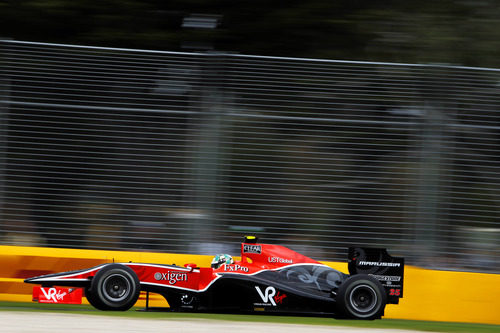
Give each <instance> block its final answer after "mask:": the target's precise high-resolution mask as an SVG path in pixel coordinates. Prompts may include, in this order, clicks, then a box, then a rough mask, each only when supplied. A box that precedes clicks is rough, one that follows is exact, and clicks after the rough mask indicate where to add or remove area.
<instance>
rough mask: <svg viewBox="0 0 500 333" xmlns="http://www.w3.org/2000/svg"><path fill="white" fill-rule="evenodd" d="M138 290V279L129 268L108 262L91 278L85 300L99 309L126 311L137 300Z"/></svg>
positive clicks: (139, 288) (139, 289) (139, 290)
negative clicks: (108, 263)
mask: <svg viewBox="0 0 500 333" xmlns="http://www.w3.org/2000/svg"><path fill="white" fill-rule="evenodd" d="M86 292H87V290H86ZM140 292H141V287H140V282H139V279H138V278H137V275H136V274H135V272H134V271H133V270H132V269H131V268H129V267H127V266H125V265H121V264H110V265H107V266H104V267H103V268H102V269H101V270H99V271H98V272H97V274H96V275H95V276H94V278H93V279H92V282H91V284H90V289H89V290H88V293H89V294H88V295H89V296H90V297H89V296H87V300H88V301H89V303H90V304H92V305H93V306H94V307H95V308H97V309H99V310H104V311H126V310H128V309H130V308H131V307H132V306H134V304H135V303H136V302H137V299H138V298H139V294H140Z"/></svg>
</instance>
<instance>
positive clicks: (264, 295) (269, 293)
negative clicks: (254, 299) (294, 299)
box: [254, 286, 286, 306]
mask: <svg viewBox="0 0 500 333" xmlns="http://www.w3.org/2000/svg"><path fill="white" fill-rule="evenodd" d="M255 290H257V293H258V294H259V296H260V298H261V299H262V302H263V303H256V304H254V306H256V305H257V306H269V305H272V306H276V305H277V304H283V300H284V299H285V298H286V294H281V293H280V292H279V291H278V292H277V291H276V289H275V288H274V287H267V288H266V289H265V290H264V292H262V290H261V289H260V288H259V287H258V286H255Z"/></svg>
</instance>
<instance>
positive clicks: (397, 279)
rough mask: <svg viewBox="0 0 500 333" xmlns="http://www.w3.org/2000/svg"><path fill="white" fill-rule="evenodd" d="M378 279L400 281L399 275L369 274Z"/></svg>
mask: <svg viewBox="0 0 500 333" xmlns="http://www.w3.org/2000/svg"><path fill="white" fill-rule="evenodd" d="M370 275H371V276H373V277H374V278H376V279H377V280H379V281H401V276H392V275H375V274H370Z"/></svg>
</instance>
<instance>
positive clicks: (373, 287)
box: [25, 236, 404, 319]
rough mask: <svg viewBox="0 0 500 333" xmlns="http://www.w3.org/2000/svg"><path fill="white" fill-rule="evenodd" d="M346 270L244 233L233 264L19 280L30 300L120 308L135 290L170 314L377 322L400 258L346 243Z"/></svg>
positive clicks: (397, 291) (399, 286)
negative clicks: (162, 302) (159, 299)
mask: <svg viewBox="0 0 500 333" xmlns="http://www.w3.org/2000/svg"><path fill="white" fill-rule="evenodd" d="M348 269H349V273H350V274H344V273H342V272H340V271H337V270H335V269H333V268H331V267H329V266H327V265H324V264H322V263H320V262H318V261H315V260H313V259H311V258H308V257H306V256H304V255H301V254H299V253H297V252H295V251H292V250H290V249H288V248H286V247H283V246H279V245H271V244H261V243H258V242H257V238H256V237H253V236H247V237H245V240H244V242H243V243H242V244H241V261H236V262H235V261H233V259H232V257H231V256H229V255H218V256H216V257H215V258H214V260H213V261H212V267H197V266H196V265H193V264H188V265H186V266H185V267H184V266H182V267H181V266H176V265H163V264H145V263H132V262H129V263H109V264H103V265H99V266H96V267H92V268H89V269H84V270H78V271H71V272H64V273H56V274H49V275H43V276H38V277H32V278H28V279H26V280H25V282H27V283H34V284H39V285H41V287H40V286H38V287H35V288H34V298H35V299H36V298H38V297H35V294H37V293H40V295H42V293H43V296H44V298H46V299H49V300H50V299H51V298H52V299H56V298H63V296H66V294H69V293H71V292H73V293H75V291H76V293H80V295H81V294H82V290H83V293H84V295H85V297H86V298H87V300H88V301H89V303H90V304H92V305H93V306H94V307H95V308H97V309H100V310H121V311H123V310H128V309H130V308H131V307H132V306H133V305H134V304H135V303H136V301H137V299H138V297H139V293H140V291H141V290H142V291H146V292H154V293H158V294H161V295H162V296H163V297H165V299H166V300H167V302H168V303H169V306H170V310H171V311H198V312H228V313H268V314H269V313H277V314H296V315H325V316H333V317H337V318H353V319H377V318H381V317H382V316H383V315H384V309H385V306H386V304H389V303H390V304H397V303H398V302H399V298H401V297H403V278H404V276H403V275H404V274H403V273H404V259H403V258H398V257H392V256H390V255H389V254H388V253H387V251H386V250H385V249H373V248H349V251H348ZM59 287H63V288H60V289H58V288H59ZM64 287H66V288H64ZM67 287H72V288H75V289H69V288H67ZM37 295H38V294H37ZM80 297H81V296H80ZM68 299H69V301H68V302H71V298H68Z"/></svg>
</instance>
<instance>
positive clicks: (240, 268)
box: [224, 264, 248, 273]
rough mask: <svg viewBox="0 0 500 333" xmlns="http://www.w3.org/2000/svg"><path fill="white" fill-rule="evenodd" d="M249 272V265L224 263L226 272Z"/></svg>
mask: <svg viewBox="0 0 500 333" xmlns="http://www.w3.org/2000/svg"><path fill="white" fill-rule="evenodd" d="M238 271H239V272H245V273H246V272H248V267H245V266H241V265H238V264H235V265H224V272H238Z"/></svg>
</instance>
